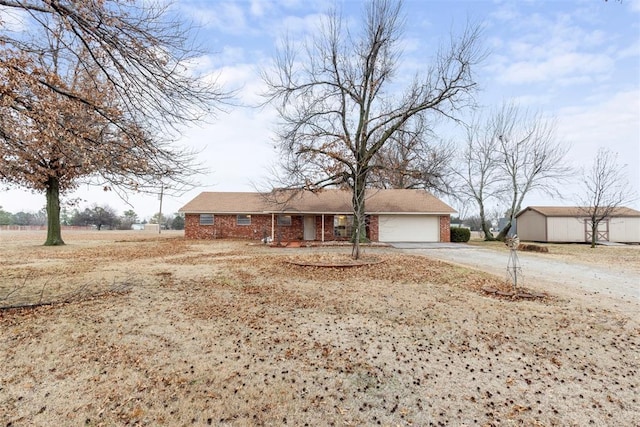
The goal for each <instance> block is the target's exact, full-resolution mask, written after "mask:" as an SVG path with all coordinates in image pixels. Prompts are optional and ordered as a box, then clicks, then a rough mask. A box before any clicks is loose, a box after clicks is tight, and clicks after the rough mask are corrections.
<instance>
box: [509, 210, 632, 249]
mask: <svg viewBox="0 0 640 427" xmlns="http://www.w3.org/2000/svg"><path fill="white" fill-rule="evenodd" d="M585 212H586V208H582V207H578V206H529V207H527V208H525V209H523V210H522V211H520V212H518V214H517V215H516V219H517V227H518V230H517V232H518V236H519V237H520V240H528V241H534V242H575V243H578V242H580V243H582V242H591V225H590V224H591V221H590V219H589V218H588V217H587V216H586V215H585ZM596 240H597V241H599V242H618V243H640V211H637V210H635V209H631V208H627V207H618V208H615V209H614V210H613V211H612V212H611V215H609V216H607V217H606V218H605V219H603V220H602V222H600V224H599V225H598V235H597V237H596Z"/></svg>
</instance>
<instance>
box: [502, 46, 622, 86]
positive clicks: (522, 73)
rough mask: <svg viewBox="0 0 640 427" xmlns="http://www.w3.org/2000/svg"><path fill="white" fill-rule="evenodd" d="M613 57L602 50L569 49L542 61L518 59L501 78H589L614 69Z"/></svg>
mask: <svg viewBox="0 0 640 427" xmlns="http://www.w3.org/2000/svg"><path fill="white" fill-rule="evenodd" d="M613 65H614V62H613V60H612V59H611V58H609V57H608V56H606V55H601V54H589V53H577V52H567V53H563V54H558V55H554V56H550V57H548V58H546V59H545V60H542V61H517V62H513V63H511V64H509V65H508V66H506V67H504V68H503V69H502V70H500V72H499V74H498V78H499V79H500V80H501V81H503V82H506V83H516V84H525V83H531V82H554V81H555V82H556V83H563V84H567V83H575V82H580V83H584V82H588V81H591V78H595V77H596V76H597V75H600V74H608V73H610V72H611V71H612V69H613Z"/></svg>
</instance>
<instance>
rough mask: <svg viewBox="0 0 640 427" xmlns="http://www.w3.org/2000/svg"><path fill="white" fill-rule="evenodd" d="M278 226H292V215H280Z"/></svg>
mask: <svg viewBox="0 0 640 427" xmlns="http://www.w3.org/2000/svg"><path fill="white" fill-rule="evenodd" d="M278 225H286V226H290V225H291V215H278Z"/></svg>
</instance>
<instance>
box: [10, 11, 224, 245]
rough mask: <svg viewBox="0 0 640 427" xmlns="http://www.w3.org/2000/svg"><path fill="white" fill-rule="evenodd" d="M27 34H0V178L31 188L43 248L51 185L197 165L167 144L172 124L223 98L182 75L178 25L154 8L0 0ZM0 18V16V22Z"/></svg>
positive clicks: (150, 175)
mask: <svg viewBox="0 0 640 427" xmlns="http://www.w3.org/2000/svg"><path fill="white" fill-rule="evenodd" d="M0 6H2V7H3V11H4V12H11V13H14V14H19V15H20V17H21V18H22V19H23V21H24V23H25V25H26V26H27V27H28V32H19V33H13V32H11V31H4V32H2V33H0V78H2V82H3V84H2V87H0V110H1V114H0V156H1V158H2V162H1V164H0V180H1V181H3V182H6V183H9V184H11V185H16V186H23V187H27V188H30V189H32V190H35V191H43V192H45V193H46V197H47V215H48V235H47V240H46V242H45V244H46V245H60V244H64V242H63V240H62V237H61V235H60V202H59V197H60V192H65V191H69V190H73V189H74V188H75V187H76V186H77V185H78V184H79V183H80V181H81V180H83V181H85V182H91V183H94V184H99V185H102V186H103V187H104V188H105V189H114V190H117V189H121V190H126V189H131V190H135V191H154V190H155V188H157V186H158V184H159V181H160V180H164V181H171V182H173V185H172V188H174V189H175V190H176V191H179V190H180V189H184V188H186V187H188V186H189V185H190V184H191V181H190V177H191V176H192V175H193V174H195V173H197V172H198V167H197V165H195V163H194V160H195V158H194V153H191V152H188V151H186V152H185V150H178V149H176V148H175V147H173V146H172V144H171V143H172V142H173V141H174V140H175V137H176V136H177V132H176V131H177V129H178V126H179V125H182V124H186V123H189V122H192V121H195V120H198V119H200V118H202V117H203V116H204V115H206V114H209V113H210V111H211V109H213V108H216V106H217V105H218V104H219V103H220V102H222V101H223V100H224V99H225V98H226V96H227V95H226V94H225V93H223V92H221V90H220V89H219V88H218V87H217V85H216V84H215V82H211V81H208V80H207V79H205V78H204V76H197V75H194V74H192V73H191V72H190V70H189V69H188V67H187V65H188V62H189V61H190V60H191V59H193V57H194V56H195V55H196V54H199V53H200V52H198V51H197V50H193V49H192V47H191V46H190V45H189V44H188V36H189V32H188V29H185V28H184V26H183V25H181V24H180V23H179V22H178V21H176V20H175V19H172V18H169V16H170V15H169V14H168V13H167V9H166V6H160V5H159V4H157V3H149V2H144V3H136V2H130V1H127V0H105V1H100V2H78V1H70V0H67V1H64V0H61V1H46V0H41V1H39V0H33V1H12V0H0ZM1 20H2V17H0V21H1Z"/></svg>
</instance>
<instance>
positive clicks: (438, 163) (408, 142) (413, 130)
mask: <svg viewBox="0 0 640 427" xmlns="http://www.w3.org/2000/svg"><path fill="white" fill-rule="evenodd" d="M454 153H455V150H454V147H453V145H452V144H451V143H449V142H444V141H438V139H437V136H436V135H434V134H433V132H432V131H431V130H430V129H429V128H428V124H427V119H426V118H425V117H424V116H423V115H416V116H415V117H414V118H413V119H412V120H409V121H408V122H407V123H405V125H404V126H403V127H402V128H401V129H398V131H397V132H396V133H394V134H393V135H392V136H391V137H390V138H389V141H388V142H387V144H385V145H384V146H383V147H382V148H381V149H380V150H379V151H378V152H377V153H376V155H375V157H374V159H373V160H372V166H371V171H370V176H369V182H370V184H369V185H370V186H371V187H375V188H411V189H425V190H429V191H433V192H435V193H441V194H447V193H449V192H450V181H451V180H450V179H449V178H450V175H451V174H452V169H451V162H452V160H453V157H454Z"/></svg>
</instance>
